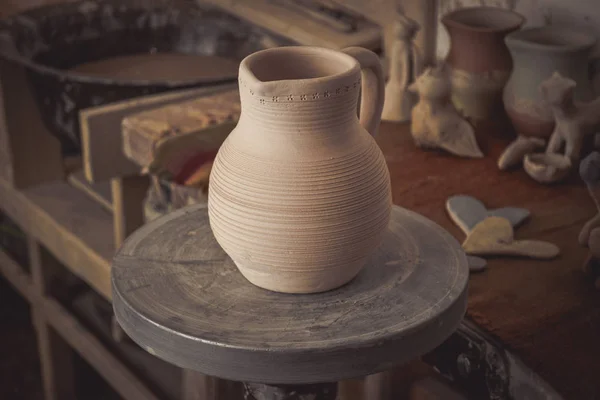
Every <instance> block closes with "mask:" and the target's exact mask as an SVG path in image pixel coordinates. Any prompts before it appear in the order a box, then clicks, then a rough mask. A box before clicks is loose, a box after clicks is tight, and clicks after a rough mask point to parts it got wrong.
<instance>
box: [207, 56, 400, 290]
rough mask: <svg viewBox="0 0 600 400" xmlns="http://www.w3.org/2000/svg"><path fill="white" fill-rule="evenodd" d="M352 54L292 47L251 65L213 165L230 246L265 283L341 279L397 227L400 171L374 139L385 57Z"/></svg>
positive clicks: (308, 286) (244, 68)
mask: <svg viewBox="0 0 600 400" xmlns="http://www.w3.org/2000/svg"><path fill="white" fill-rule="evenodd" d="M345 52H346V53H347V54H344V52H339V51H335V50H329V49H324V48H317V47H281V48H276V49H269V50H264V51H261V52H258V53H255V54H253V55H251V56H249V57H247V58H246V59H245V60H244V61H242V63H241V65H240V73H239V77H240V98H241V102H242V113H241V116H240V120H239V123H238V125H237V127H236V128H235V129H234V130H233V132H231V134H230V135H229V136H228V138H227V139H226V141H225V143H224V144H223V145H222V147H221V148H220V150H219V153H218V154H217V157H216V159H215V162H214V165H213V168H212V173H211V178H210V179H211V186H210V191H209V217H210V225H211V228H212V230H213V233H214V235H215V238H216V239H217V241H218V242H219V244H220V245H221V247H222V248H223V249H224V250H225V251H226V252H227V254H228V255H229V256H230V257H231V258H232V260H233V261H234V262H235V263H236V265H237V267H238V268H239V270H240V272H241V273H242V274H243V275H244V276H245V277H246V278H247V279H248V280H249V281H250V282H252V283H254V284H255V285H257V286H260V287H262V288H265V289H269V290H273V291H279V292H287V293H314V292H322V291H326V290H329V289H333V288H336V287H339V286H341V285H343V284H345V283H347V282H348V281H350V280H351V279H352V278H353V277H354V276H355V275H356V274H357V273H358V272H359V270H360V269H361V268H362V267H363V265H364V263H365V260H366V259H367V257H368V256H369V255H370V254H371V253H372V252H373V251H374V250H375V249H376V248H377V246H378V245H379V243H380V241H381V238H382V236H383V234H384V232H385V231H386V229H387V225H388V222H389V218H390V212H391V204H392V203H391V190H390V177H389V172H388V169H387V165H386V163H385V159H384V157H383V154H382V153H381V150H380V149H379V147H378V146H377V144H376V143H375V140H374V139H373V136H372V135H371V134H374V133H375V132H376V131H377V128H378V126H379V121H380V117H381V111H382V108H383V98H384V81H383V74H382V71H381V65H380V63H379V60H378V58H377V56H376V55H375V54H374V53H372V52H370V51H368V50H365V49H360V48H350V49H346V50H345ZM350 54H351V55H352V56H351V55H350ZM357 60H358V61H357ZM361 67H362V68H364V72H363V73H362V77H363V85H362V90H363V92H362V95H361V97H362V103H361V120H360V123H359V120H358V118H357V113H356V110H357V102H358V97H359V92H360V90H361ZM361 125H362V126H361ZM363 126H364V127H363ZM370 133H371V134H370Z"/></svg>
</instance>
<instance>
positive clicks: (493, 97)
mask: <svg viewBox="0 0 600 400" xmlns="http://www.w3.org/2000/svg"><path fill="white" fill-rule="evenodd" d="M524 21H525V18H523V17H522V16H521V15H519V14H517V13H515V12H513V11H510V10H505V9H502V8H498V7H467V8H462V9H458V10H456V11H453V12H451V13H449V14H446V15H445V16H444V17H443V19H442V23H443V24H444V26H445V27H446V29H447V31H448V34H449V36H450V43H451V45H450V51H449V53H448V57H447V59H446V62H447V64H448V65H449V67H450V79H451V82H452V101H453V102H454V105H455V106H456V108H457V109H458V110H459V111H461V112H462V113H463V114H464V115H465V116H466V117H471V118H477V119H486V118H488V117H489V116H490V114H491V113H492V112H493V111H494V110H496V109H498V106H499V105H500V104H501V103H502V89H503V88H504V84H505V83H506V81H507V80H508V77H509V76H510V71H511V69H512V61H511V57H510V53H509V52H508V49H507V48H506V45H505V44H504V41H503V39H504V37H505V36H506V35H507V34H508V33H510V32H512V31H515V30H517V29H519V27H520V26H521V25H522V24H523V22H524Z"/></svg>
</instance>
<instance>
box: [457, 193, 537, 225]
mask: <svg viewBox="0 0 600 400" xmlns="http://www.w3.org/2000/svg"><path fill="white" fill-rule="evenodd" d="M446 211H448V215H450V218H451V219H452V221H453V222H454V223H455V224H456V225H458V227H459V228H460V229H461V230H462V231H463V232H464V233H465V234H466V235H468V234H469V233H471V231H472V230H473V228H475V226H477V224H479V223H480V222H481V221H483V220H484V219H486V218H488V217H501V218H504V219H506V220H508V221H509V222H510V224H511V225H512V227H513V228H516V227H518V226H519V225H521V224H522V223H523V222H524V221H525V220H526V219H527V218H529V216H530V215H531V213H530V212H529V210H527V209H525V208H518V207H502V208H497V209H495V210H488V209H487V208H486V207H485V205H484V204H483V203H482V202H481V201H479V200H477V199H476V198H474V197H471V196H465V195H457V196H452V197H450V198H449V199H448V200H447V201H446Z"/></svg>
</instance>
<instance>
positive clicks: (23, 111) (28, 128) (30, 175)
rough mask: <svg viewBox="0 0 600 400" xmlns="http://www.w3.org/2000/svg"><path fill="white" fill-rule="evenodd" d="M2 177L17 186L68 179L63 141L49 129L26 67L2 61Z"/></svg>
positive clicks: (0, 82) (0, 138) (0, 141)
mask: <svg viewBox="0 0 600 400" xmlns="http://www.w3.org/2000/svg"><path fill="white" fill-rule="evenodd" d="M0 179H3V180H4V181H5V182H8V183H10V184H11V185H12V186H14V187H17V188H24V187H29V186H33V185H36V184H38V183H41V182H47V181H52V180H60V179H64V170H63V164H62V156H61V149H60V143H59V142H58V140H57V139H56V138H54V137H53V136H52V135H51V134H50V132H49V131H48V130H47V129H46V127H45V125H44V123H43V122H42V117H41V113H40V112H39V110H38V106H37V102H36V100H35V98H34V94H33V90H32V88H31V85H30V84H29V80H28V79H27V74H26V71H25V69H24V68H23V67H21V66H19V65H17V64H15V63H12V62H8V61H5V60H0Z"/></svg>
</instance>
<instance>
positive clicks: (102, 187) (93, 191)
mask: <svg viewBox="0 0 600 400" xmlns="http://www.w3.org/2000/svg"><path fill="white" fill-rule="evenodd" d="M67 180H68V182H69V183H70V184H71V185H72V186H73V187H75V188H77V189H79V190H81V191H83V193H85V194H86V195H87V196H88V197H89V198H90V199H92V200H94V201H95V202H96V203H98V204H100V205H101V206H102V207H104V208H105V209H106V210H107V211H110V212H112V211H113V204H112V194H111V188H110V182H100V183H90V182H89V181H88V180H87V179H86V178H85V176H84V172H83V170H79V171H77V172H74V173H72V174H70V175H69V177H68V178H67Z"/></svg>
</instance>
